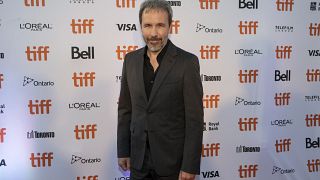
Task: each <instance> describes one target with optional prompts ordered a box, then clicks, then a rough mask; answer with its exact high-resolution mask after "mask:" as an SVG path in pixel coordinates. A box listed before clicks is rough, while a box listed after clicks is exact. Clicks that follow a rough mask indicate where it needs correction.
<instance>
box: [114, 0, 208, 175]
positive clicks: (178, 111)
mask: <svg viewBox="0 0 320 180" xmlns="http://www.w3.org/2000/svg"><path fill="white" fill-rule="evenodd" d="M139 20H140V26H141V31H142V35H143V38H144V41H145V43H146V46H145V47H144V48H141V49H139V50H137V51H135V52H131V53H128V54H127V55H126V57H125V60H124V63H123V69H122V80H121V90H120V98H119V106H118V132H117V136H118V138H117V143H118V158H119V159H118V161H119V166H120V167H121V168H122V169H123V170H130V171H131V173H130V178H131V180H135V179H160V180H177V179H179V180H180V179H181V180H182V179H183V180H185V179H188V180H193V179H195V176H196V174H199V173H200V160H201V147H202V133H203V104H202V97H203V90H202V84H201V80H200V67H199V61H198V58H197V57H196V56H195V55H193V54H191V53H188V52H186V51H184V50H182V49H180V48H178V47H176V46H175V45H174V44H173V43H172V42H171V41H170V40H168V35H169V31H170V27H171V22H172V9H171V7H170V5H169V4H168V2H166V1H164V0H146V1H145V2H143V3H142V4H141V7H140V11H139Z"/></svg>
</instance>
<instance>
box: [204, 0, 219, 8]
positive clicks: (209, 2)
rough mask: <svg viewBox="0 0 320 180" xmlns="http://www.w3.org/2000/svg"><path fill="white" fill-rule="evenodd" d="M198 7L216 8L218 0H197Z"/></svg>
mask: <svg viewBox="0 0 320 180" xmlns="http://www.w3.org/2000/svg"><path fill="white" fill-rule="evenodd" d="M199 3H200V9H218V4H219V3H220V0H199Z"/></svg>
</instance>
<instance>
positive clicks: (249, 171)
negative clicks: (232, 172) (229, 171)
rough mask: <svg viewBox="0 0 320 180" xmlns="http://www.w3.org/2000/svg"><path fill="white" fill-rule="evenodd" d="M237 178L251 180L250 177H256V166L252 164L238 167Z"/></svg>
mask: <svg viewBox="0 0 320 180" xmlns="http://www.w3.org/2000/svg"><path fill="white" fill-rule="evenodd" d="M238 171H239V177H240V178H251V177H256V175H257V171H258V165H257V164H253V165H251V164H250V165H244V166H242V165H240V167H239V170H238Z"/></svg>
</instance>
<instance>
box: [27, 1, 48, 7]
mask: <svg viewBox="0 0 320 180" xmlns="http://www.w3.org/2000/svg"><path fill="white" fill-rule="evenodd" d="M24 5H25V6H27V7H30V6H32V7H34V6H42V7H44V6H46V1H45V0H24Z"/></svg>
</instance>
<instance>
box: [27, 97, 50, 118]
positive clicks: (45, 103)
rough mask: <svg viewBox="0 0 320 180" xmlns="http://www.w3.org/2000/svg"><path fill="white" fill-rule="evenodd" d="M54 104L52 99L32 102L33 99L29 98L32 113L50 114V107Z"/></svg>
mask: <svg viewBox="0 0 320 180" xmlns="http://www.w3.org/2000/svg"><path fill="white" fill-rule="evenodd" d="M51 106H52V104H51V100H50V99H48V100H40V101H39V100H35V101H34V102H32V100H29V104H28V107H29V112H30V114H32V115H35V114H49V113H50V107H51Z"/></svg>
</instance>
